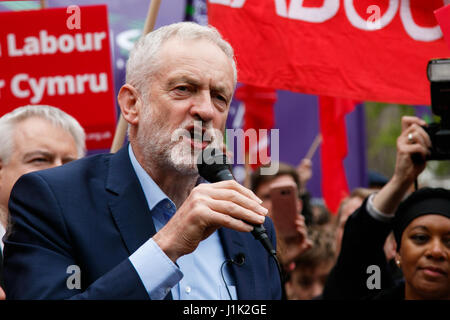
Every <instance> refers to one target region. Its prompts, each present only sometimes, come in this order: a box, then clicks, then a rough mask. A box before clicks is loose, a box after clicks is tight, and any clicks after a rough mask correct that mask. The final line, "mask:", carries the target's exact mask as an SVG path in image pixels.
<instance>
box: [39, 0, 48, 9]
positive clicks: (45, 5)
mask: <svg viewBox="0 0 450 320" xmlns="http://www.w3.org/2000/svg"><path fill="white" fill-rule="evenodd" d="M40 2H41V9H45V8H47V1H45V0H40Z"/></svg>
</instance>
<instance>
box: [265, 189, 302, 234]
mask: <svg viewBox="0 0 450 320" xmlns="http://www.w3.org/2000/svg"><path fill="white" fill-rule="evenodd" d="M270 199H271V202H272V219H273V223H274V225H275V228H276V230H277V232H278V233H283V235H284V236H289V235H296V234H297V233H298V232H297V230H296V226H295V220H296V219H297V218H298V216H299V214H300V213H299V208H298V205H297V203H298V201H299V199H298V191H297V185H296V184H295V183H294V182H281V183H275V184H272V185H271V186H270Z"/></svg>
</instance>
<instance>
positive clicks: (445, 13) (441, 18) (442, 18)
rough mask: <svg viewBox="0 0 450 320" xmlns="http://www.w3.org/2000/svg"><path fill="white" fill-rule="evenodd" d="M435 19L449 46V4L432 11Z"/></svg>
mask: <svg viewBox="0 0 450 320" xmlns="http://www.w3.org/2000/svg"><path fill="white" fill-rule="evenodd" d="M434 15H435V16H436V20H437V21H438V22H439V25H440V27H441V30H442V33H443V34H444V39H445V41H446V42H447V45H448V47H449V48H450V4H449V5H446V6H445V7H442V8H440V9H438V10H436V11H435V12H434Z"/></svg>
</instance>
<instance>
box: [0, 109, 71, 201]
mask: <svg viewBox="0 0 450 320" xmlns="http://www.w3.org/2000/svg"><path fill="white" fill-rule="evenodd" d="M12 137H13V151H12V153H11V156H10V158H9V161H8V162H7V163H1V162H0V207H3V210H5V209H6V208H7V206H8V200H9V195H10V193H11V189H12V187H13V185H14V183H16V181H17V179H19V178H20V176H22V175H23V174H25V173H28V172H32V171H37V170H42V169H47V168H51V167H55V166H59V165H62V164H64V163H67V162H69V161H72V160H74V159H76V158H77V146H76V143H75V140H74V138H73V137H72V135H71V134H70V133H69V132H67V131H65V130H64V129H62V128H60V127H57V126H54V125H53V124H52V123H51V122H49V121H47V120H44V119H41V118H37V117H32V118H28V119H26V120H24V121H21V122H19V123H18V124H16V125H15V128H14V132H13V134H12Z"/></svg>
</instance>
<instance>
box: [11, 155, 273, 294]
mask: <svg viewBox="0 0 450 320" xmlns="http://www.w3.org/2000/svg"><path fill="white" fill-rule="evenodd" d="M9 210H10V214H11V219H12V229H11V231H12V232H11V234H10V235H9V237H8V238H7V240H6V244H5V250H4V281H5V291H6V296H7V298H8V299H68V298H73V299H149V296H148V294H147V292H146V290H145V288H144V285H143V283H142V281H141V280H140V278H139V275H138V274H137V272H136V270H135V269H134V267H133V265H132V264H131V262H130V261H129V259H128V257H129V256H130V255H131V254H132V253H133V252H134V251H136V249H138V248H139V247H140V246H141V245H142V244H144V243H145V242H146V241H147V240H148V239H149V238H151V237H152V236H153V235H154V234H155V227H154V224H153V219H152V216H151V213H150V210H149V209H148V205H147V202H146V199H145V196H144V192H143V191H142V188H141V186H140V183H139V180H138V178H137V176H136V174H135V172H134V170H133V167H132V165H131V162H130V159H129V156H128V150H127V148H126V147H125V148H122V149H121V150H120V151H119V152H118V153H116V154H103V155H95V156H91V157H87V158H84V159H81V160H77V161H74V162H72V163H69V164H66V165H64V166H61V167H57V168H52V169H48V170H43V171H38V172H33V173H29V174H26V175H24V176H22V177H21V178H20V179H19V180H18V182H17V183H16V185H15V186H14V188H13V190H12V193H11V198H10V202H9ZM265 227H266V229H267V230H268V235H269V237H270V239H271V240H272V242H273V243H275V233H274V229H273V225H272V222H271V221H270V219H269V218H267V219H266V222H265ZM219 236H220V239H221V243H222V246H223V249H224V252H225V256H226V257H227V258H229V259H232V258H234V257H236V256H237V255H238V254H239V253H243V254H244V255H245V262H244V264H243V265H241V266H237V265H234V264H233V265H232V267H231V274H232V275H233V276H234V278H235V280H236V289H237V296H238V299H280V298H281V285H280V279H279V276H278V271H277V269H276V264H275V262H274V261H273V259H272V258H270V256H269V255H268V254H267V253H266V251H265V250H264V248H263V247H262V245H261V244H260V243H259V242H258V241H256V240H254V238H253V236H252V235H251V234H250V233H245V232H237V231H234V230H230V229H226V228H221V229H219ZM71 265H77V266H78V267H79V268H80V270H81V289H68V286H67V284H66V282H67V279H68V278H69V277H70V276H71V275H72V273H71V272H69V273H68V272H67V269H68V267H69V266H71ZM169 296H170V294H169ZM169 298H170V297H169Z"/></svg>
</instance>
